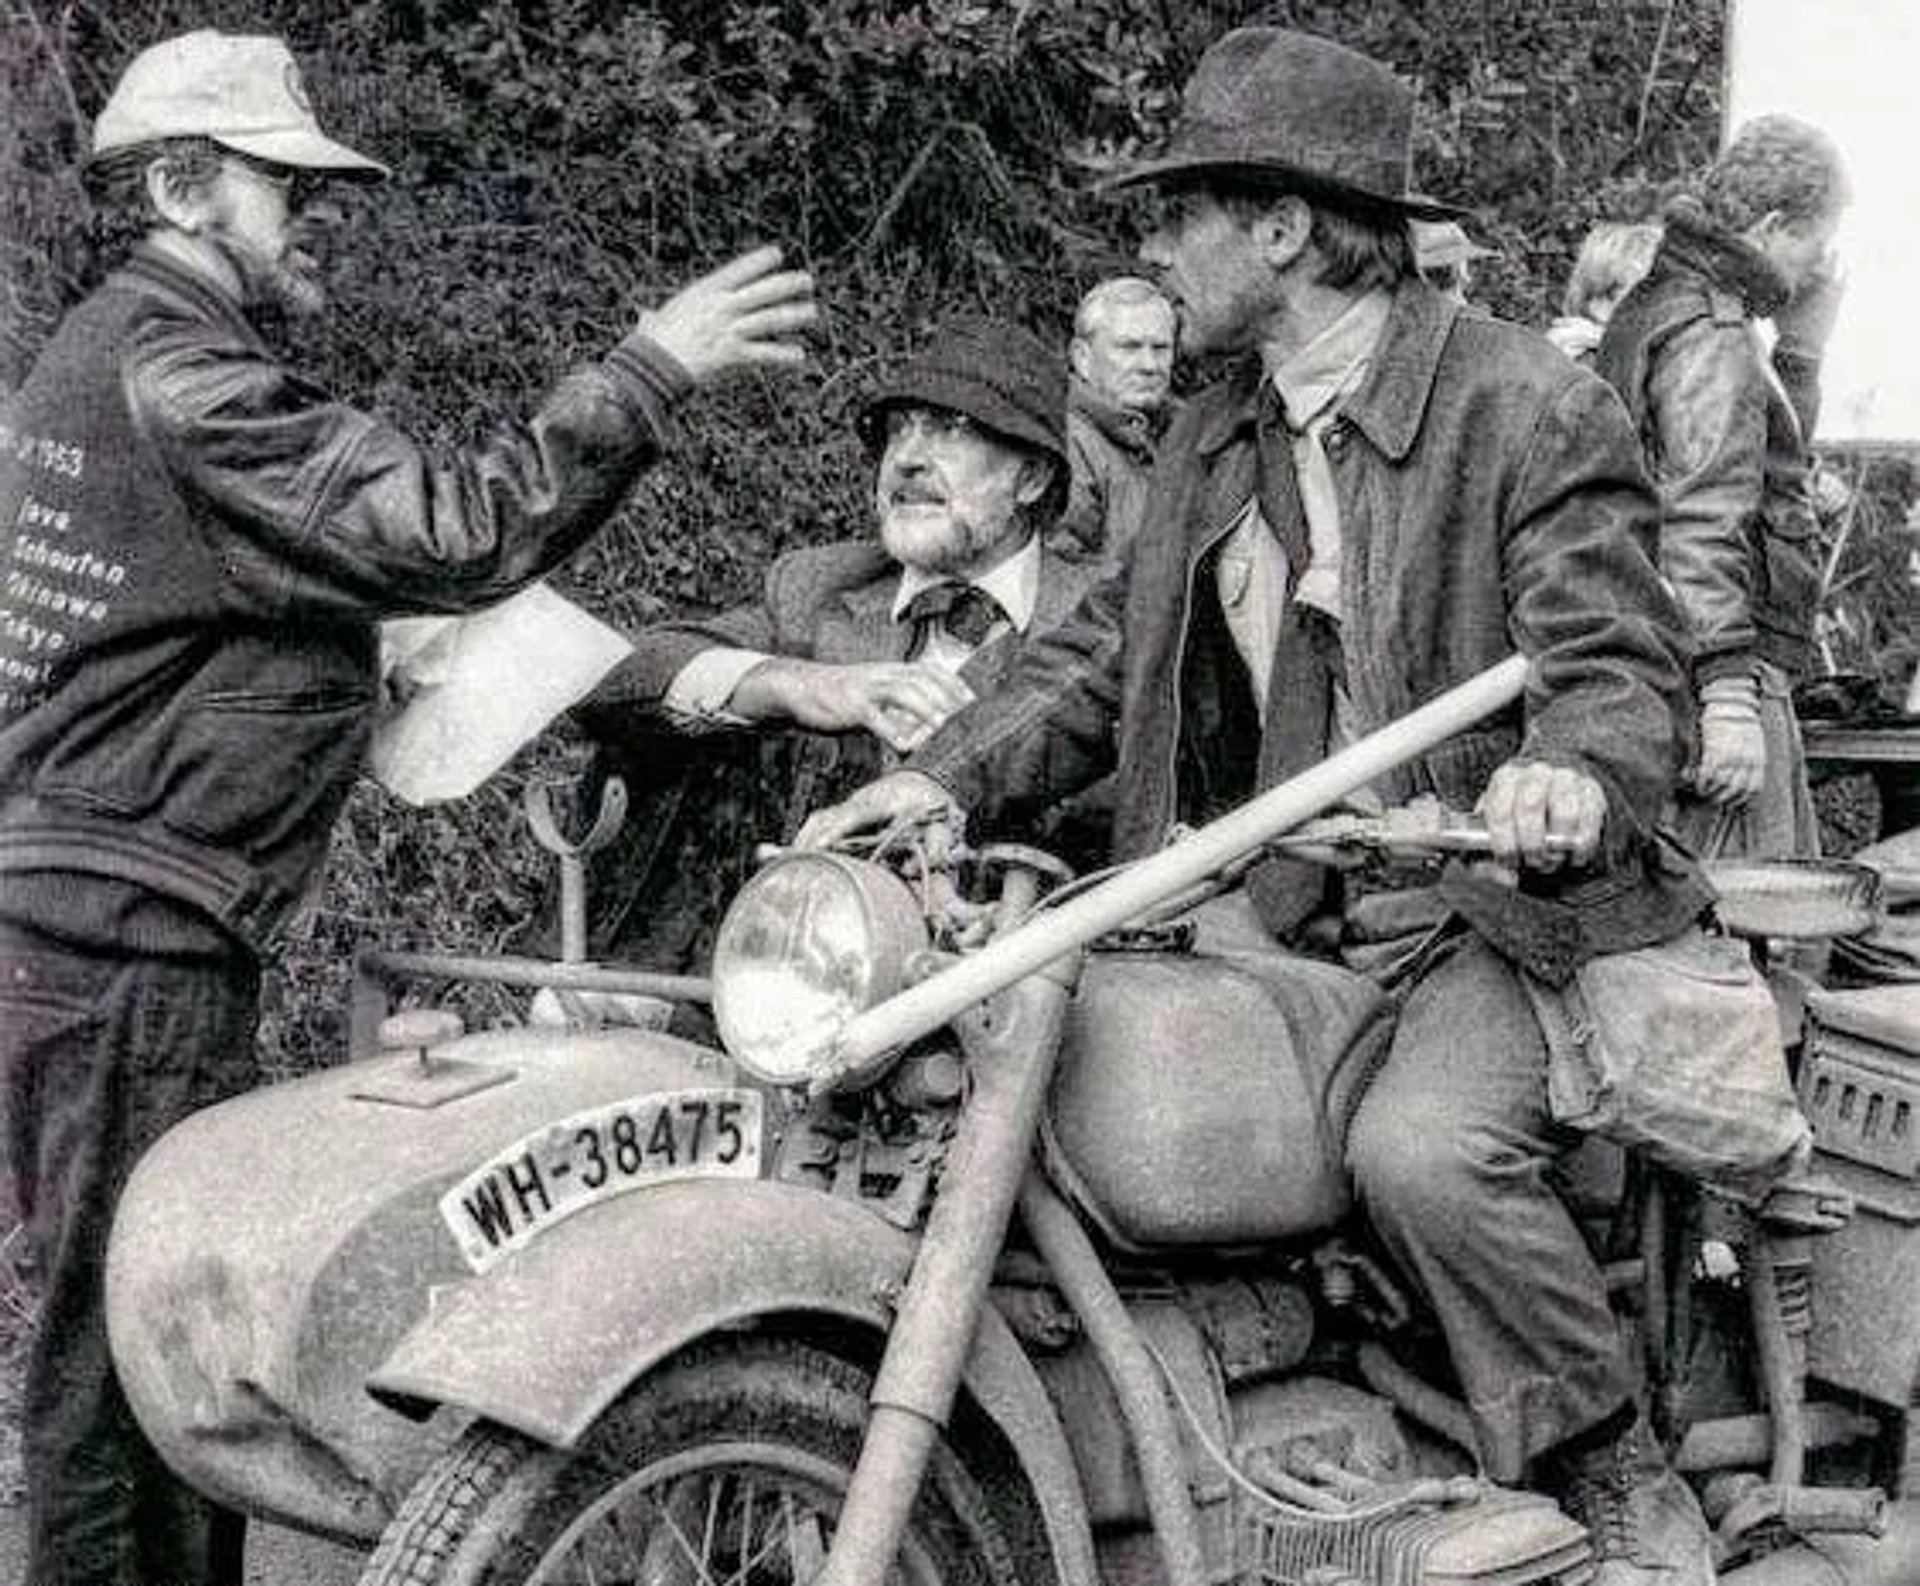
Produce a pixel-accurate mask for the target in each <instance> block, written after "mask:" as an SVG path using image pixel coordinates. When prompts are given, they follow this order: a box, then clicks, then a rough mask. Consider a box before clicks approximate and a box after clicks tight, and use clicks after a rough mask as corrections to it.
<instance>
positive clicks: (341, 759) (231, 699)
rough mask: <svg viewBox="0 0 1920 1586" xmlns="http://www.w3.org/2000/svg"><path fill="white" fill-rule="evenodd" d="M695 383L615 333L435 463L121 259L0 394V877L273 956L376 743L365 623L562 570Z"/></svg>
mask: <svg viewBox="0 0 1920 1586" xmlns="http://www.w3.org/2000/svg"><path fill="white" fill-rule="evenodd" d="M688 386H689V382H688V380H687V377H686V374H685V372H684V371H683V370H681V369H680V368H679V366H678V365H677V364H675V363H674V362H673V361H672V360H671V359H669V358H667V357H666V356H665V355H664V354H663V353H662V352H660V351H659V349H657V348H655V347H653V346H652V345H651V344H650V343H645V342H642V341H639V340H637V339H632V338H630V339H629V341H628V342H627V343H625V344H623V345H622V346H621V347H619V348H618V349H616V351H615V352H614V353H613V355H612V356H611V357H609V358H608V359H607V360H605V361H604V362H602V363H600V364H598V365H595V366H592V367H589V368H586V369H582V370H578V371H576V372H574V373H573V374H571V375H569V376H567V377H566V378H564V379H563V380H562V381H561V382H560V383H559V384H558V385H557V386H556V387H555V388H554V389H553V391H552V392H551V393H550V394H549V395H548V396H547V398H546V400H545V401H544V402H543V403H542V404H541V405H540V407H539V408H538V410H537V411H536V412H535V414H534V415H533V417H532V418H531V420H529V421H528V422H525V423H522V424H514V425H508V426H504V427H502V428H501V429H499V430H498V431H497V432H496V433H495V434H494V436H493V437H492V438H491V439H489V440H487V441H485V442H483V443H481V444H479V445H475V446H471V447H467V448H463V449H459V450H453V451H446V452H438V451H432V450H429V449H427V448H425V447H422V446H420V445H418V444H416V443H415V442H414V441H412V440H411V439H409V438H408V437H407V436H406V435H404V434H402V433H401V432H400V431H399V430H397V429H395V428H394V427H393V426H392V425H390V424H388V423H386V422H384V421H382V420H381V419H379V418H377V417H374V416H373V415H371V414H368V413H366V412H363V411H360V410H358V409H356V408H353V407H350V406H348V405H347V404H345V403H342V402H339V401H336V400H334V399H332V398H330V397H329V396H328V395H326V394H325V393H324V392H322V391H321V390H319V389H318V388H317V387H315V386H314V385H312V384H311V383H310V382H308V381H306V380H304V379H303V378H301V377H300V376H298V375H296V374H294V373H292V372H290V371H289V370H288V369H287V368H286V367H285V366H284V365H283V364H282V363H281V362H279V361H278V359H277V358H276V357H275V356H274V355H273V354H272V353H271V352H270V351H269V349H268V348H267V346H266V344H265V343H264V342H263V341H262V340H261V338H260V336H259V335H258V333H257V332H256V330H255V329H254V328H253V327H252V326H251V325H250V324H249V323H248V322H247V320H246V319H245V318H244V317H243V316H242V315H241V314H240V312H239V311H238V309H237V308H236V307H235V306H234V305H233V304H232V303H231V302H230V301H229V300H228V299H227V298H226V297H225V296H224V295H222V294H221V293H219V292H217V291H216V290H214V289H213V288H212V286H211V285H210V284H209V283H208V282H206V281H204V280H202V279H200V278H199V277H198V276H196V275H194V274H193V273H191V272H189V271H188V270H186V269H184V268H182V267H180V266H179V265H177V264H175V263H173V262H172V261H171V260H169V259H168V258H166V257H164V256H161V255H160V254H158V253H156V252H154V251H152V250H149V249H142V250H140V251H138V252H136V254H135V255H134V256H133V258H132V259H131V260H130V261H129V263H128V264H127V265H126V266H125V267H124V268H123V269H121V270H120V271H119V272H118V273H116V274H115V275H114V276H112V277H111V278H110V279H109V280H108V281H107V282H106V283H105V284H104V285H102V286H101V287H100V289H98V290H97V291H96V292H95V293H93V295H92V296H91V297H89V298H88V299H87V300H86V301H85V302H83V303H82V304H81V305H79V306H78V307H77V308H76V309H75V310H74V311H73V312H72V313H71V314H69V315H68V317H67V319H66V321H65V322H64V323H63V324H62V326H61V327H60V329H59V330H58V331H57V332H56V334H55V336H54V337H53V339H52V341H51V342H50V343H49V344H48V346H47V347H46V349H45V350H44V351H43V353H42V354H41V356H40V358H39V359H38V360H37V362H36V364H35V366H34V368H33V370H32V372H31V373H30V375H29V376H28V378H27V381H26V382H25V384H24V385H23V386H22V387H21V389H20V390H19V391H18V392H17V393H16V394H15V395H14V396H13V397H12V399H10V400H9V401H8V403H7V404H6V406H5V407H4V408H3V409H0V518H3V519H4V521H5V522H6V523H7V524H8V525H9V526H10V534H9V539H8V540H7V542H6V543H7V553H8V554H7V559H6V562H5V565H4V579H5V583H4V586H0V877H4V875H5V874H7V873H9V872H12V873H16V874H19V873H27V872H37V873H40V874H42V875H46V874H59V873H63V872H64V873H69V874H83V875H91V876H96V877H104V878H108V879H110V880H112V881H114V882H116V883H119V884H122V885H129V886H133V887H136V888H140V889H144V890H147V891H151V892H154V893H157V894H160V895H162V896H164V897H167V898H169V899H172V900H174V901H176V902H181V903H185V904H187V905H189V906H190V907H192V908H194V909H197V910H199V911H200V912H201V913H202V914H204V915H206V916H208V917H210V918H211V919H213V920H214V921H216V922H217V923H218V924H219V925H221V926H222V927H224V928H225V929H226V930H227V931H229V932H230V933H231V934H232V935H233V936H234V937H236V938H238V939H239V940H241V941H243V942H245V943H247V944H248V945H250V946H252V947H253V948H254V949H256V950H260V949H263V948H265V947H267V946H269V945H271V943H272V942H273V941H274V939H275V938H276V936H277V934H278V933H279V931H280V930H281V929H282V927H283V926H284V924H285V922H286V920H287V917H288V915H289V913H290V912H291V909H292V906H293V904H294V902H295V900H296V899H297V898H298V897H299V895H300V894H301V892H302V891H303V889H304V888H305V886H306V884H307V883H308V881H309V880H310V879H311V877H312V875H313V873H314V872H315V871H316V870H317V869H318V867H319V864H320V862H321V859H322V857H323V855H324V852H325V848H326V842H327V838H328V835H329V831H330V829H331V826H332V824H333V821H334V819H335V817H336V816H337V814H338V812H339V809H340V807H341V805H342V803H343V802H344V800H345V797H346V794H347V790H348V788H349V786H350V785H351V782H352V778H353V776H354V774H355V771H356V770H357V768H358V765H359V763H360V760H361V756H362V751H363V750H364V748H365V745H366V742H367V740H368V738H369V736H370V734H371V729H372V722H373V716H374V707H375V704H376V700H377V696H378V637H377V623H378V621H379V620H380V619H382V618H384V617H388V616H397V615H403V614H409V613H420V612H455V611H462V610H467V609H471V608H475V607H479V606H482V605H485V604H487V603H489V602H492V601H495V600H498V599H499V598H501V597H503V596H505V595H507V594H509V593H511V592H513V591H514V590H516V589H518V588H520V587H522V586H523V585H525V584H527V583H529V582H531V581H532V580H534V579H535V578H537V577H539V576H540V575H541V574H542V573H544V572H546V571H547V570H549V569H550V568H552V567H554V566H555V565H557V564H558V563H559V562H560V561H561V560H563V559H564V558H565V557H566V556H567V555H568V554H569V553H571V552H572V551H573V550H574V549H575V548H576V547H577V546H578V545H579V544H580V543H581V542H582V541H583V540H584V539H585V538H586V537H587V536H588V535H589V534H590V533H591V532H592V531H593V530H594V529H596V528H597V527H599V525H600V524H601V523H603V522H604V521H605V520H606V518H607V517H608V515H609V514H610V513H611V512H612V511H613V510H614V508H615V507H616V506H617V505H618V504H619V502H620V501H621V499H622V498H623V496H624V495H625V493H626V491H627V489H628V487H629V486H630V485H631V483H632V481H633V479H634V478H635V476H636V475H637V474H638V473H639V472H640V470H641V469H642V468H643V467H644V466H645V465H647V464H648V463H649V462H651V461H652V460H653V459H654V458H655V457H656V456H657V455H658V454H659V450H660V446H661V437H662V434H663V432H664V424H665V415H666V413H667V411H668V410H669V408H670V407H671V405H672V404H673V403H674V402H675V401H677V400H678V399H679V398H680V397H681V396H682V395H683V394H684V393H685V391H686V389H687V388H688ZM4 890H5V888H4V885H3V884H0V891H4ZM36 890H37V891H38V892H40V893H41V894H43V895H44V894H45V893H46V892H47V891H48V889H46V888H44V887H42V888H38V889H36ZM39 923H41V924H42V925H50V926H57V925H59V924H60V923H61V922H58V921H44V920H43V921H40V922H39Z"/></svg>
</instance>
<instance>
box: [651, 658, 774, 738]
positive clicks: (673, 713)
mask: <svg viewBox="0 0 1920 1586" xmlns="http://www.w3.org/2000/svg"><path fill="white" fill-rule="evenodd" d="M768 659H769V657H768V656H767V654H766V653H765V652H764V651H762V650H734V649H729V648H727V647H726V646H725V645H715V646H714V647H713V648H712V649H710V650H702V651H701V652H700V653H699V654H698V655H696V656H695V657H694V658H693V659H692V660H691V661H689V662H687V664H686V665H685V666H683V667H681V668H680V670H679V671H677V672H675V673H674V674H673V681H672V682H671V683H669V684H668V685H667V691H666V693H664V694H662V695H661V696H660V708H661V709H662V710H663V711H665V712H666V713H667V715H668V716H669V717H671V718H672V719H673V721H674V722H675V724H676V725H678V726H681V727H684V728H687V729H688V730H691V731H698V730H699V729H700V728H702V727H744V726H746V725H748V723H747V718H746V717H745V716H739V715H735V714H734V712H732V711H730V710H728V709H727V701H728V700H730V699H732V698H733V691H734V690H735V689H736V688H738V687H739V686H740V679H741V678H743V677H745V676H746V675H747V673H749V672H751V671H752V670H753V669H754V668H755V667H756V666H758V665H759V664H760V663H761V662H762V661H765V660H768Z"/></svg>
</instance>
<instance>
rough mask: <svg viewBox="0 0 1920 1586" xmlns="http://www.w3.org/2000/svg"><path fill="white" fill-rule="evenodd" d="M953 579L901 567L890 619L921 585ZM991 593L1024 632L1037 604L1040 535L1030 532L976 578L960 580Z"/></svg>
mask: <svg viewBox="0 0 1920 1586" xmlns="http://www.w3.org/2000/svg"><path fill="white" fill-rule="evenodd" d="M951 582H954V580H952V579H951V578H949V577H948V575H947V574H945V573H935V572H930V571H929V570H928V569H926V568H924V567H902V568H901V569H900V587H899V588H898V589H897V590H895V591H894V595H893V620H894V621H895V622H898V621H899V620H900V619H901V617H902V616H903V615H904V614H905V613H906V609H907V603H908V602H909V601H911V600H912V599H913V597H914V596H915V595H917V594H919V593H920V592H921V591H922V590H923V589H931V588H933V586H934V585H935V584H946V583H951ZM963 582H966V583H970V584H973V585H974V586H975V587H976V588H978V589H981V590H984V591H985V592H986V593H987V594H989V595H991V596H993V598H994V600H995V601H997V602H998V603H999V606H1000V609H1001V610H1002V611H1004V612H1005V613H1006V614H1007V619H1008V621H1010V622H1011V623H1012V624H1013V626H1014V628H1015V629H1016V630H1017V631H1018V632H1021V633H1025V632H1026V631H1027V629H1028V628H1030V627H1032V626H1033V614H1034V611H1035V610H1036V609H1037V608H1038V606H1039V604H1040V536H1039V535H1037V534H1033V535H1029V536H1028V537H1027V542H1026V544H1024V545H1022V546H1021V547H1020V549H1019V550H1017V551H1014V552H1012V553H1011V554H1010V555H1008V556H1004V557H1002V558H1001V559H1000V560H999V561H997V562H995V563H994V564H993V566H992V567H990V568H988V569H987V570H986V571H985V572H984V573H982V574H980V575H979V576H978V577H977V578H971V579H966V580H963Z"/></svg>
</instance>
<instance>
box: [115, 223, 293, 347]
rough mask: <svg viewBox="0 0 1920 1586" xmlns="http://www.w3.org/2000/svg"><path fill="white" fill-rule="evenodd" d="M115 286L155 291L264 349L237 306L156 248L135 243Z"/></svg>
mask: <svg viewBox="0 0 1920 1586" xmlns="http://www.w3.org/2000/svg"><path fill="white" fill-rule="evenodd" d="M112 279H113V280H114V281H115V282H116V283H122V282H124V283H125V284H128V285H130V286H133V287H134V288H135V289H136V290H139V291H146V292H153V291H157V292H159V293H160V294H161V295H162V296H164V297H170V298H172V299H173V300H174V301H175V302H176V303H178V304H180V306H181V307H183V308H185V309H187V310H188V311H189V312H191V313H192V314H193V315H194V316H195V317H196V318H199V319H205V320H208V321H211V322H214V323H216V324H219V325H223V326H225V327H226V328H227V329H229V330H231V331H233V332H234V334H236V335H238V336H241V337H244V338H245V339H246V341H247V342H248V343H249V344H251V345H254V346H261V347H264V346H265V343H264V341H263V340H262V339H261V335H260V331H259V329H258V327H257V326H255V325H254V323H253V321H251V320H250V319H248V318H247V316H246V315H245V314H244V313H242V312H241V311H240V307H239V305H238V304H237V303H235V302H234V301H233V299H232V298H230V297H228V296H227V294H226V293H225V292H222V291H220V290H219V289H218V288H217V287H215V286H213V285H212V283H210V282H209V281H207V280H206V279H205V278H204V277H202V276H200V275H197V274H195V273H194V272H193V271H192V270H189V269H187V268H185V267H184V266H183V265H180V264H178V263H176V262H175V261H174V260H172V259H169V258H168V257H167V256H166V255H165V254H164V253H162V252H160V251H159V249H157V248H152V247H149V246H147V245H146V244H144V243H141V244H137V245H136V246H135V247H134V250H133V252H132V253H130V254H129V255H128V256H127V259H126V262H125V263H124V264H122V265H121V266H120V268H119V269H118V270H116V271H115V272H114V274H113V278H112Z"/></svg>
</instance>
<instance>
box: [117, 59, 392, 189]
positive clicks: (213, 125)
mask: <svg viewBox="0 0 1920 1586" xmlns="http://www.w3.org/2000/svg"><path fill="white" fill-rule="evenodd" d="M161 138H208V139H211V140H212V141H213V142H215V143H218V144H220V145H221V146H222V147H224V148H229V149H234V150H237V151H238V152H239V153H241V154H251V155H253V156H254V157H255V158H256V159H261V160H270V161H272V162H273V163H274V164H275V165H292V166H301V167H304V168H306V169H309V170H322V171H340V172H343V173H358V174H360V175H362V176H368V177H378V176H386V175H387V174H388V171H387V168H386V166H384V165H382V164H381V163H380V162H379V161H378V160H370V159H368V158H367V157H366V156H365V155H364V154H356V153H355V152H354V151H353V150H352V149H350V148H348V147H347V146H346V145H345V144H344V143H335V142H334V141H333V139H332V138H330V137H328V136H327V135H326V134H325V133H324V132H322V131H321V130H320V123H319V122H318V121H317V120H315V119H314V114H313V106H312V105H311V104H310V103H309V102H308V100H307V90H306V85H305V84H304V83H303V82H301V80H300V68H299V66H298V65H296V64H295V62H294V59H293V54H292V52H291V51H290V50H288V48H287V46H286V45H285V44H283V43H282V42H281V41H280V40H279V39H277V38H270V37H266V36H261V35H240V34H233V33H219V32H215V31H214V30H213V29H211V28H204V29H202V30H200V31H199V32H196V33H183V34H181V35H180V36H179V37H178V38H172V39H167V40H164V41H163V42H161V43H159V44H155V45H152V46H151V47H149V48H147V49H144V50H142V51H141V52H140V53H139V54H138V55H136V56H135V57H134V58H133V62H132V64H131V65H129V66H128V67H127V69H126V71H125V72H124V73H122V74H121V78H120V81H119V82H118V83H117V84H116V85H115V87H114V90H113V93H112V95H111V96H110V97H109V98H108V100H107V103H106V106H105V108H103V109H102V110H101V112H100V114H99V116H98V118H97V119H96V120H95V121H94V123H93V152H92V154H91V156H90V158H92V159H96V160H97V159H99V158H100V157H101V156H102V155H106V154H112V153H113V152H114V151H115V150H117V149H131V148H137V147H139V146H140V145H141V144H143V143H152V142H155V141H156V140H158V139H161Z"/></svg>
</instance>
